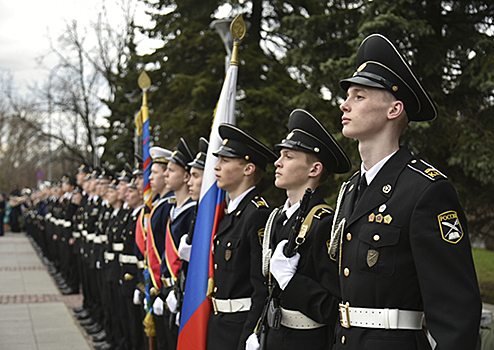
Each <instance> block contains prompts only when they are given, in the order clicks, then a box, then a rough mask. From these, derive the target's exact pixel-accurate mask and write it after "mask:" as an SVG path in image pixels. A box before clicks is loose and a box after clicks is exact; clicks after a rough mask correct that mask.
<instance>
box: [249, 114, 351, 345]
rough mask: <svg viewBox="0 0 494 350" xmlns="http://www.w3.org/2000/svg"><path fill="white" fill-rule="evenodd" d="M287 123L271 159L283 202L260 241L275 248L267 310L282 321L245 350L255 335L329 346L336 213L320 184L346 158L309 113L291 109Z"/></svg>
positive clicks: (335, 295) (335, 298)
mask: <svg viewBox="0 0 494 350" xmlns="http://www.w3.org/2000/svg"><path fill="white" fill-rule="evenodd" d="M288 126H289V133H288V135H287V136H286V138H285V139H284V140H282V141H281V143H279V144H277V145H276V146H275V149H276V150H277V151H278V152H279V153H280V157H279V158H278V160H277V161H276V162H275V166H276V173H275V185H276V187H278V188H282V189H284V190H286V194H287V200H286V202H285V204H284V205H283V207H281V208H280V209H277V210H275V211H274V212H273V213H272V215H271V216H270V219H269V221H270V224H269V225H268V224H266V226H267V227H271V229H270V230H269V229H268V230H266V232H265V234H264V242H266V243H264V244H269V245H270V248H271V251H273V252H274V253H273V255H272V257H271V263H270V266H269V272H270V279H271V280H272V281H273V282H274V281H275V282H276V283H273V284H271V286H270V289H273V291H272V293H273V294H272V295H273V298H272V299H271V301H270V303H271V304H270V305H273V306H274V307H272V308H271V307H270V308H269V309H268V313H272V312H273V311H275V310H279V311H278V312H280V313H281V324H280V325H279V328H278V327H277V326H275V325H274V324H271V323H269V322H268V327H265V328H262V329H258V330H257V334H253V335H251V337H249V340H248V342H247V344H246V345H247V349H249V350H254V349H258V348H259V346H260V344H259V339H258V336H259V335H260V336H261V338H262V339H265V340H264V342H265V343H264V344H262V345H263V348H264V349H269V350H275V349H301V348H304V347H307V348H309V349H329V348H330V347H331V345H332V344H333V333H334V326H335V323H336V320H337V317H338V302H339V293H340V291H339V283H338V278H337V265H336V263H335V262H333V261H332V260H331V259H330V258H329V256H328V253H327V242H328V240H329V228H330V227H331V225H332V222H333V214H334V212H333V210H332V209H331V208H330V207H329V205H327V204H326V202H325V201H324V196H323V194H322V193H321V191H320V190H319V189H318V188H319V186H320V185H321V184H322V183H324V182H325V181H326V179H327V178H328V176H329V175H330V174H333V173H346V172H348V171H349V170H350V167H351V165H350V161H349V159H348V157H347V155H346V154H345V152H344V151H343V150H342V148H341V147H340V146H339V145H338V143H337V142H336V140H335V139H334V138H333V136H332V135H331V134H330V133H329V131H327V129H326V128H325V127H324V126H323V125H322V124H321V123H320V122H319V121H318V120H317V119H316V118H315V117H314V116H312V115H311V114H310V113H308V112H307V111H305V110H301V109H296V110H294V111H293V112H292V113H291V114H290V119H289V124H288ZM307 189H310V191H312V194H311V196H310V197H309V200H308V205H307V206H305V205H304V206H303V207H302V206H301V201H302V198H303V197H304V194H305V193H306V191H307ZM310 191H309V192H308V193H310ZM305 200H307V199H305ZM301 207H302V208H304V212H303V213H301V212H300V210H301ZM300 218H303V225H302V226H301V227H300V230H299V231H298V232H295V234H296V235H297V236H299V235H303V237H304V238H303V242H302V243H301V244H300V245H299V246H298V247H297V250H296V253H295V255H294V256H293V257H290V258H288V257H287V256H285V254H284V252H283V251H284V247H285V245H286V244H287V242H288V239H289V237H290V234H291V231H292V227H293V226H294V224H295V221H296V220H299V219H300ZM264 244H263V246H264ZM264 254H267V256H263V260H264V261H265V260H266V259H269V258H270V255H271V252H270V251H267V250H264ZM264 273H266V274H267V273H268V271H264ZM278 304H279V305H280V308H278V307H276V305H278ZM270 317H271V315H270ZM260 332H265V334H262V333H261V334H259V333H260Z"/></svg>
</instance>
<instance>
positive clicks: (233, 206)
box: [227, 186, 256, 214]
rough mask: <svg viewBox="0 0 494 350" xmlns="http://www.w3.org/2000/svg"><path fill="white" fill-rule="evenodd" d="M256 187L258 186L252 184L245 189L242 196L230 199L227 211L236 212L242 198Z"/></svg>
mask: <svg viewBox="0 0 494 350" xmlns="http://www.w3.org/2000/svg"><path fill="white" fill-rule="evenodd" d="M254 188H256V186H252V187H251V188H249V189H248V190H247V191H245V192H244V193H242V194H241V195H240V196H238V197H237V198H235V199H234V200H232V201H230V203H228V210H227V213H228V214H230V213H232V212H234V211H235V210H236V209H237V207H238V205H239V204H240V202H241V201H242V199H244V198H245V196H246V195H247V194H248V193H249V192H250V191H252V190H253V189H254Z"/></svg>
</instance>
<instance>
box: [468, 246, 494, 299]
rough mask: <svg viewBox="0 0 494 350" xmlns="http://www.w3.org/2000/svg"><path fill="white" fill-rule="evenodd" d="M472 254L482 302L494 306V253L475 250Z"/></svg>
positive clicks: (485, 250)
mask: <svg viewBox="0 0 494 350" xmlns="http://www.w3.org/2000/svg"><path fill="white" fill-rule="evenodd" d="M472 252H473V260H474V262H475V269H476V270H477V278H478V279H479V285H480V293H481V294H482V301H483V302H484V303H489V304H494V251H490V250H487V249H476V248H474V249H473V250H472Z"/></svg>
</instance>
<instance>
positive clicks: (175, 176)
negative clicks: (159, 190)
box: [165, 162, 189, 191]
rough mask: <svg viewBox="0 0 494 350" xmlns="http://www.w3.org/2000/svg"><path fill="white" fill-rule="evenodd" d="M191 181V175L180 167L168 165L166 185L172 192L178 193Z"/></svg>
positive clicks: (172, 164)
mask: <svg viewBox="0 0 494 350" xmlns="http://www.w3.org/2000/svg"><path fill="white" fill-rule="evenodd" d="M188 181H189V173H188V172H187V171H186V170H185V169H184V168H182V167H181V166H180V165H178V164H175V163H173V162H170V163H168V166H167V167H166V171H165V183H166V185H167V186H168V188H169V189H170V190H172V191H178V190H180V189H181V188H182V187H183V186H186V185H187V182H188Z"/></svg>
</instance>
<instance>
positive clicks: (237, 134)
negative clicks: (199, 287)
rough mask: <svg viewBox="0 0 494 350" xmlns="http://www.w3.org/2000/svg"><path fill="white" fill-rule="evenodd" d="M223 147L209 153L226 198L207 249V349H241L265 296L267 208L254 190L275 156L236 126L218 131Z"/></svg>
mask: <svg viewBox="0 0 494 350" xmlns="http://www.w3.org/2000/svg"><path fill="white" fill-rule="evenodd" d="M219 133H220V136H221V137H222V138H223V146H221V147H220V149H219V150H217V151H216V152H215V153H213V154H214V155H215V156H217V157H218V158H219V161H218V163H217V164H216V166H215V168H214V169H215V170H216V179H217V184H218V187H219V188H221V189H223V190H225V191H226V192H228V195H229V197H230V202H229V204H228V208H227V214H226V215H225V217H224V218H223V220H222V221H221V223H220V224H219V227H218V231H217V233H216V236H215V237H214V243H213V249H214V250H213V254H214V289H213V291H212V292H213V294H212V295H211V301H212V304H213V311H212V312H211V316H210V317H209V324H208V331H207V349H209V350H218V349H227V350H233V349H244V348H245V341H246V339H247V337H248V336H249V334H251V333H252V330H253V329H254V327H255V325H256V322H257V319H258V317H259V315H260V313H261V311H262V307H263V303H264V300H265V298H266V296H267V290H266V286H265V282H266V278H265V277H263V275H262V271H261V241H260V239H261V236H262V234H263V233H264V225H265V223H266V219H267V218H268V215H269V212H270V208H269V206H268V203H267V202H266V201H265V200H264V198H262V197H261V194H260V190H259V189H258V188H257V187H256V185H257V184H258V183H259V181H260V180H261V178H262V176H263V175H264V171H265V169H266V165H267V164H268V163H272V162H274V160H275V159H276V155H275V154H274V152H273V151H271V150H270V149H269V148H268V147H266V146H265V145H264V144H263V143H261V142H260V141H259V140H257V139H256V138H254V137H253V136H251V135H249V134H247V133H246V132H244V131H242V130H240V129H239V128H237V127H236V126H233V125H229V124H222V125H220V127H219Z"/></svg>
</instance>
